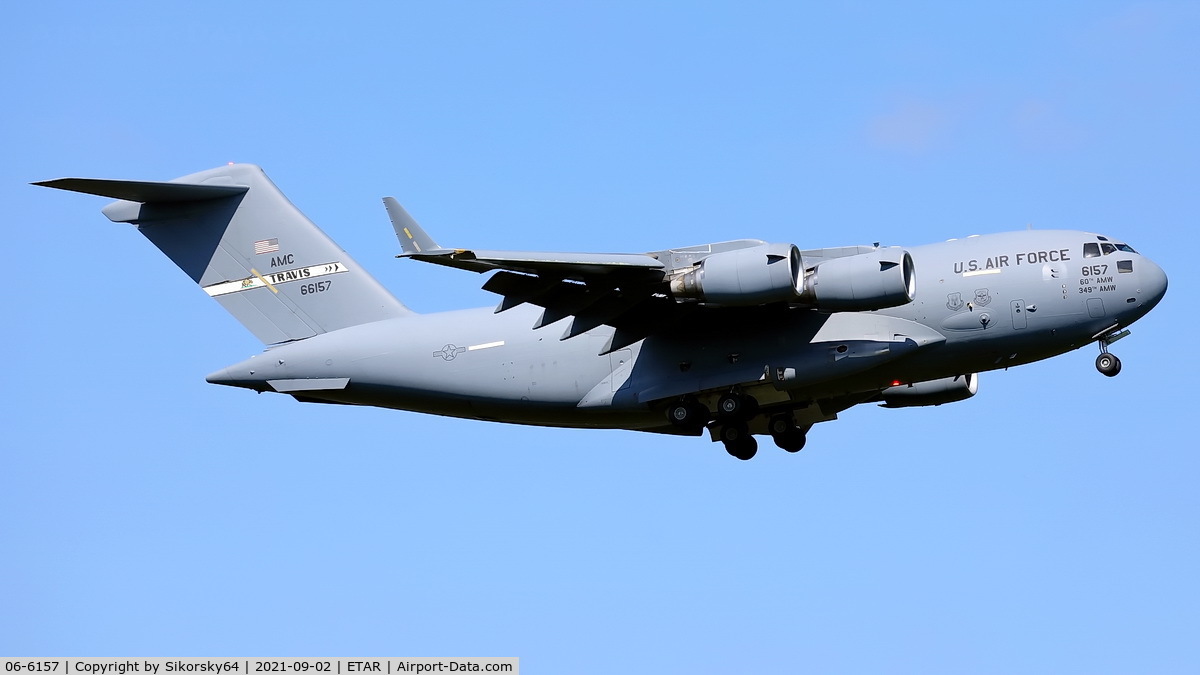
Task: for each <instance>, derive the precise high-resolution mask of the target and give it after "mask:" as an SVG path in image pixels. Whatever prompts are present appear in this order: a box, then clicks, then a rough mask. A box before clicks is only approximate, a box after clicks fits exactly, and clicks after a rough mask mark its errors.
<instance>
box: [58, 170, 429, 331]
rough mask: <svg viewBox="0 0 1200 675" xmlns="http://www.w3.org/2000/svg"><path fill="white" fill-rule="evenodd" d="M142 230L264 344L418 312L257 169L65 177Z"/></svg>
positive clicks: (66, 183) (62, 183)
mask: <svg viewBox="0 0 1200 675" xmlns="http://www.w3.org/2000/svg"><path fill="white" fill-rule="evenodd" d="M35 185H43V186H46V187H53V188H59V189H63V190H72V191H75V192H86V193H88V194H95V195H101V196H106V197H114V198H116V199H119V200H121V201H117V202H113V203H112V204H109V205H108V206H106V207H104V209H103V212H104V215H106V216H108V218H109V219H110V220H112V221H114V222H121V223H133V224H134V225H137V228H138V231H139V232H141V233H142V234H143V235H145V236H146V238H147V239H149V240H150V241H151V242H153V243H154V245H155V246H157V247H158V248H159V250H161V251H162V252H163V253H165V254H166V255H167V256H168V257H169V258H171V260H173V261H174V262H175V264H176V265H178V266H179V268H180V269H182V270H183V271H184V272H185V273H186V274H187V275H188V276H189V277H191V278H192V280H194V281H195V282H196V283H197V284H199V285H200V287H201V288H202V289H203V290H204V291H205V292H206V293H208V295H209V296H211V297H213V298H215V299H216V300H217V302H219V303H221V305H222V306H223V307H224V308H225V309H226V310H228V311H229V313H230V314H232V315H233V316H234V317H235V318H236V319H237V320H238V321H241V322H242V325H244V326H245V327H246V328H247V329H249V330H250V332H252V333H254V335H255V337H257V338H258V339H260V340H262V341H263V342H264V343H266V344H274V343H278V342H287V341H290V340H301V339H304V338H307V337H312V336H313V335H317V334H319V333H327V332H330V331H334V330H338V329H339V328H346V327H348V326H354V325H358V324H362V323H370V322H373V321H380V320H383V319H391V318H396V317H400V316H405V315H408V314H411V313H412V312H411V311H410V310H409V309H408V308H407V307H405V306H404V305H403V304H402V303H401V302H400V301H399V300H397V299H396V298H395V297H394V296H393V295H392V294H391V293H389V292H388V291H387V290H386V289H385V288H384V287H383V286H381V285H380V284H379V282H378V281H376V280H375V278H374V277H372V276H371V275H370V274H368V273H367V272H366V270H364V269H362V268H361V267H359V265H358V263H356V262H355V261H354V260H353V259H352V258H351V257H350V256H349V255H347V254H346V252H345V251H343V250H342V249H341V247H339V246H338V245H337V244H336V243H334V241H333V240H332V239H330V238H329V237H328V236H327V235H326V234H325V233H324V232H322V231H321V230H320V229H319V228H317V226H316V225H314V224H313V222H312V221H310V220H309V219H308V218H306V217H305V216H304V214H303V213H301V212H300V210H299V209H297V208H296V207H295V206H294V205H293V204H292V203H291V202H290V201H288V199H287V197H285V196H284V195H283V193H282V192H280V191H279V188H277V187H275V184H274V183H272V182H271V180H270V179H269V178H267V176H266V174H265V173H263V171H262V169H260V168H258V167H257V166H254V165H251V164H230V165H228V166H223V167H219V168H216V169H210V170H208V171H202V172H200V173H196V174H192V175H190V176H184V177H182V178H177V179H175V180H173V181H170V182H163V183H157V182H148V181H122V180H103V179H91V178H61V179H58V180H52V181H45V182H41V183H35Z"/></svg>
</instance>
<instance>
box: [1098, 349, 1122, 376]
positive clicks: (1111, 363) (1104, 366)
mask: <svg viewBox="0 0 1200 675" xmlns="http://www.w3.org/2000/svg"><path fill="white" fill-rule="evenodd" d="M1096 370H1098V371H1100V372H1101V374H1103V375H1107V376H1108V377H1115V376H1116V374H1117V373H1119V372H1121V359H1118V358H1117V357H1116V356H1114V355H1113V354H1110V353H1108V352H1104V353H1103V354H1101V355H1100V356H1097V357H1096Z"/></svg>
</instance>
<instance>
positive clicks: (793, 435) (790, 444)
mask: <svg viewBox="0 0 1200 675" xmlns="http://www.w3.org/2000/svg"><path fill="white" fill-rule="evenodd" d="M771 437H772V438H773V439H775V445H778V446H779V447H781V448H783V449H784V450H787V451H788V452H800V451H801V450H803V449H804V444H805V443H806V442H808V434H806V433H804V430H803V429H800V428H798V427H792V428H791V429H788V430H787V431H785V432H783V433H780V434H772V436H771Z"/></svg>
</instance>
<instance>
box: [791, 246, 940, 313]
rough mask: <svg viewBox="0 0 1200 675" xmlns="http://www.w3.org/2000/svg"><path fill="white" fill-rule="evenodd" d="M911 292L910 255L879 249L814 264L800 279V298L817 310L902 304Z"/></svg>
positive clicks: (873, 307) (913, 283) (863, 308)
mask: <svg viewBox="0 0 1200 675" xmlns="http://www.w3.org/2000/svg"><path fill="white" fill-rule="evenodd" d="M915 293H916V275H915V273H914V270H913V260H912V256H911V255H909V253H908V251H905V250H904V249H900V248H881V249H876V250H874V251H871V252H870V253H860V254H858V255H850V256H845V257H842V258H833V259H831V260H826V261H825V262H823V263H821V264H820V265H817V267H816V268H815V269H814V270H813V271H812V272H811V273H810V274H809V275H808V276H807V277H806V278H805V280H804V293H803V294H802V296H801V300H802V301H805V302H807V303H808V304H810V305H812V306H814V307H820V308H821V309H828V310H833V311H862V310H872V309H884V308H887V307H897V306H899V305H906V304H908V303H910V302H912V299H913V296H914V294H915Z"/></svg>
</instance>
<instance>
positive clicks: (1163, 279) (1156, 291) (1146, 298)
mask: <svg viewBox="0 0 1200 675" xmlns="http://www.w3.org/2000/svg"><path fill="white" fill-rule="evenodd" d="M1139 276H1140V279H1139V280H1140V281H1141V288H1140V289H1138V290H1139V291H1140V292H1141V294H1142V306H1143V307H1144V308H1145V310H1146V311H1147V312H1148V311H1150V310H1151V309H1152V308H1153V307H1154V306H1155V305H1157V304H1158V301H1159V300H1162V299H1163V296H1164V295H1166V294H1167V273H1166V272H1164V271H1163V268H1161V267H1159V266H1158V265H1156V264H1155V263H1154V262H1153V261H1152V260H1150V259H1149V258H1145V259H1143V260H1142V261H1141V262H1140V263H1139Z"/></svg>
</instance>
